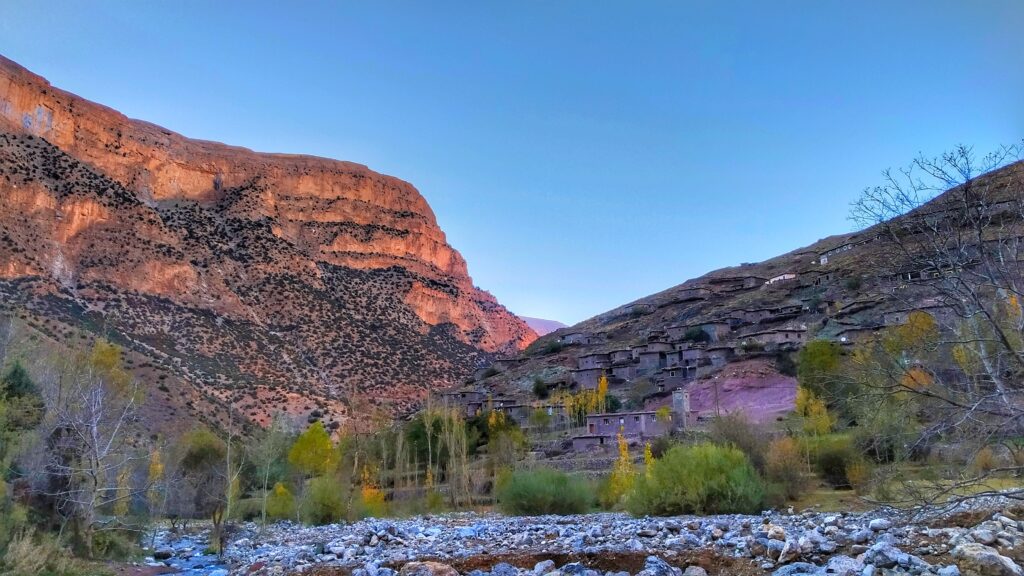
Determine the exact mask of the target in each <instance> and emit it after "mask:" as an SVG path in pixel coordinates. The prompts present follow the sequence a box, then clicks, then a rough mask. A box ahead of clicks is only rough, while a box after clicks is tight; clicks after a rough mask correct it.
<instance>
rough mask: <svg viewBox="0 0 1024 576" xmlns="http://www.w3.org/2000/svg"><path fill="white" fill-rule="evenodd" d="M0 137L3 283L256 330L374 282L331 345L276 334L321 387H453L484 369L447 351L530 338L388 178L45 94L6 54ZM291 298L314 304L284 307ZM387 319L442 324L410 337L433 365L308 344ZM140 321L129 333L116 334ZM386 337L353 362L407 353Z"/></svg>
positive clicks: (1, 68) (337, 319) (414, 328)
mask: <svg viewBox="0 0 1024 576" xmlns="http://www.w3.org/2000/svg"><path fill="white" fill-rule="evenodd" d="M0 132H3V133H4V134H5V137H4V138H5V140H4V142H3V146H2V147H0V169H3V175H4V178H3V179H0V191H2V193H3V197H4V202H3V206H2V207H0V226H2V227H3V228H2V230H3V232H4V238H3V239H4V241H5V243H4V244H0V279H4V280H6V281H8V282H14V281H18V280H25V279H26V278H31V279H33V282H34V284H33V288H32V291H33V293H34V294H39V293H41V292H42V293H45V292H50V293H52V294H58V293H60V294H62V296H63V297H66V298H70V299H72V300H75V301H76V302H77V303H79V304H82V305H84V306H86V308H88V309H90V310H99V311H102V312H104V313H105V312H107V311H109V310H110V309H112V308H114V307H116V304H114V303H113V302H115V301H116V302H119V303H121V302H123V301H124V300H125V298H126V296H125V294H129V295H131V296H132V297H140V298H149V299H153V298H159V299H161V300H160V301H161V302H162V301H169V302H171V303H173V305H174V306H181V307H183V308H184V309H187V310H190V311H192V312H195V311H201V310H207V311H209V312H211V313H213V314H215V315H217V316H218V317H221V318H222V320H220V321H221V322H222V321H223V319H229V320H234V321H237V322H249V323H256V324H258V325H259V326H262V327H263V328H264V329H267V330H269V325H270V324H273V323H274V322H275V321H281V322H284V321H287V322H286V323H287V324H288V325H289V326H292V325H295V324H302V323H303V322H307V323H308V322H311V318H312V317H316V316H317V314H318V313H319V312H320V310H319V308H323V307H325V306H326V307H331V306H333V307H342V308H343V307H344V306H346V305H347V304H345V303H339V302H338V301H336V300H332V299H337V298H342V297H343V295H342V294H341V292H343V291H344V290H351V289H353V286H354V284H353V283H358V282H366V283H368V284H367V286H373V288H372V289H362V290H360V292H359V297H360V298H369V300H368V301H367V302H364V303H363V308H362V309H355V310H351V309H347V310H338V311H336V312H337V313H336V314H331V315H330V316H331V320H330V321H331V322H334V323H336V324H337V323H340V324H339V325H336V326H334V327H333V328H329V329H327V331H328V334H327V337H324V338H313V337H312V336H310V337H307V338H305V339H303V338H302V337H296V338H289V339H288V341H289V342H290V343H291V345H293V346H295V347H296V348H297V349H300V350H301V351H299V350H293V353H299V354H306V355H313V356H316V355H320V356H323V358H321V360H320V362H321V363H322V365H319V366H317V367H315V368H312V369H311V370H312V371H313V372H318V373H322V374H324V376H323V377H320V378H319V379H320V380H322V381H323V382H324V386H326V387H327V388H330V387H332V386H335V385H336V383H338V382H345V383H351V386H350V389H351V390H356V389H358V388H359V386H360V385H364V384H366V381H367V380H369V381H372V384H373V385H382V384H384V383H385V381H386V380H387V379H389V378H392V379H399V378H406V377H410V376H412V375H413V374H425V373H429V374H431V375H432V376H434V377H438V376H440V377H441V380H443V381H444V382H443V383H444V384H450V383H453V382H455V381H457V380H458V379H459V378H461V374H462V373H463V372H464V371H465V370H466V369H467V368H470V367H471V366H469V364H475V363H478V362H479V361H480V360H479V359H476V358H473V359H471V360H459V359H457V358H455V356H457V355H458V352H457V351H456V348H458V346H461V345H467V346H469V347H470V348H472V349H476V350H480V351H483V352H484V353H494V352H510V351H514V350H516V349H521V348H523V347H525V346H526V345H527V344H529V343H530V342H531V341H532V340H533V339H535V338H536V335H535V334H534V332H533V331H532V330H531V329H530V328H529V327H528V326H526V324H525V323H524V322H523V321H522V320H520V319H519V318H518V317H516V316H514V315H513V314H511V313H509V312H508V310H506V309H505V308H504V307H503V306H501V305H500V304H498V302H497V301H496V300H495V299H494V298H493V296H491V295H490V294H488V293H487V292H484V291H482V290H480V289H478V288H476V287H474V286H473V283H472V280H471V279H470V277H469V275H468V273H467V270H466V263H465V261H464V260H463V258H462V256H461V255H460V254H459V253H458V252H457V251H456V250H455V249H453V248H452V247H451V246H449V245H448V243H447V241H446V239H445V235H444V232H443V231H442V230H441V229H440V228H439V227H438V225H437V222H436V220H435V217H434V214H433V212H432V211H431V209H430V206H429V205H428V204H427V202H426V200H425V199H424V198H423V197H422V196H421V195H420V194H419V192H417V190H416V189H415V188H414V187H413V186H412V185H410V184H408V183H407V182H403V181H402V180H399V179H397V178H393V177H390V176H385V175H382V174H378V173H376V172H374V171H372V170H370V169H368V168H367V167H365V166H362V165H360V164H354V163H351V162H342V161H336V160H329V159H324V158H317V157H311V156H301V155H285V154H264V153H256V152H253V151H251V150H248V149H245V148H238V147H232V146H226V145H224V144H219V143H215V142H206V141H200V140H192V139H189V138H185V137H183V136H181V135H179V134H176V133H174V132H171V131H169V130H166V129H164V128H161V127H159V126H155V125H153V124H149V123H147V122H142V121H138V120H131V119H129V118H127V117H125V116H124V115H122V114H120V113H118V112H116V111H114V110H111V109H109V108H106V107H104V106H101V105H98V104H95V103H92V102H89V101H87V100H84V99H82V98H79V97H77V96H75V95H73V94H70V93H68V92H65V91H62V90H59V89H56V88H54V87H52V86H50V84H49V83H48V82H47V81H46V80H45V79H43V78H41V77H39V76H37V75H35V74H33V73H31V72H29V71H27V70H25V69H24V68H22V67H21V66H19V65H17V64H16V63H14V62H12V61H10V60H7V59H5V58H3V57H0ZM115 200H116V201H115ZM396 271H397V272H396ZM356 272H360V274H357V273H356ZM395 274H397V276H396V275H395ZM389 275H390V276H389ZM284 277H286V278H287V280H281V278H284ZM342 277H343V278H342ZM282 283H283V284H282ZM367 290H369V294H370V295H367ZM122 291H123V293H121V292H122ZM303 291H307V292H308V291H313V292H315V293H316V294H317V297H318V298H323V299H324V300H323V301H319V302H317V301H294V300H289V297H294V298H298V297H300V294H299V293H300V292H303ZM114 293H118V296H117V298H114V297H113V296H112V294H114ZM306 296H308V294H307V295H306ZM349 300H352V299H351V298H350V299H349ZM404 307H407V309H408V310H409V311H411V312H412V313H413V314H414V317H412V316H408V315H407V314H406V313H405V312H404V311H403V308H404ZM144 308H145V307H144ZM150 309H152V306H150ZM346 314H347V316H346ZM392 316H395V317H396V318H398V320H394V321H395V322H398V323H400V324H401V327H402V331H404V332H411V333H415V334H416V335H418V336H417V337H423V338H432V339H434V340H437V338H439V336H438V334H439V332H438V330H440V331H441V332H443V333H444V334H445V336H444V338H443V340H444V342H441V343H438V342H436V341H431V342H427V343H421V344H420V345H421V346H423V347H426V348H431V347H434V348H441V349H444V350H445V352H444V353H443V354H441V356H443V357H444V358H443V360H442V359H437V361H436V362H435V359H430V358H428V359H402V360H400V362H409V363H410V364H409V365H410V369H409V370H408V371H399V372H395V373H393V374H392V375H391V376H386V375H384V374H382V373H380V371H377V372H373V371H370V372H371V375H370V376H367V375H366V374H361V373H360V363H362V364H363V366H365V365H367V364H374V363H375V362H385V363H386V362H392V363H394V362H395V359H394V358H390V359H389V358H376V359H373V358H346V359H337V358H330V352H329V350H328V351H327V352H325V351H323V350H317V351H312V350H311V348H310V347H311V346H317V345H321V346H326V347H330V346H332V345H333V346H340V345H339V344H338V343H339V342H348V340H346V339H349V338H357V337H358V333H359V330H355V331H354V332H353V331H352V330H347V328H348V326H347V324H346V323H351V322H356V323H363V324H366V328H365V329H366V330H367V334H371V333H372V334H373V338H384V336H382V332H383V333H387V332H388V331H389V328H390V327H391V326H389V323H390V322H391V321H392V320H391V319H389V318H391V317H392ZM360 326H362V325H360ZM142 328H143V326H137V325H132V326H125V330H126V333H128V334H135V333H136V332H138V331H139V330H141V329H142ZM362 329H363V328H360V330H362ZM133 331H134V332H133ZM332 331H333V333H332ZM268 338H269V336H268ZM366 338H370V337H369V336H366ZM388 338H390V339H387V338H385V340H386V341H385V342H383V343H382V344H381V345H380V346H376V347H371V348H372V349H371V350H368V351H367V350H364V351H363V354H364V355H365V356H368V357H369V356H374V355H385V356H394V355H401V354H410V353H413V350H412V349H410V348H408V347H407V344H408V342H406V341H404V340H403V338H404V339H406V340H407V339H408V338H409V336H407V335H403V336H399V335H390V336H389V337H388ZM449 338H451V339H453V341H452V342H450V343H449ZM207 340H209V338H208V339H207ZM213 340H216V338H214V339H213ZM348 344H352V343H351V342H348ZM341 347H344V346H341ZM179 348H182V350H181V351H182V353H187V352H188V346H183V347H182V346H179ZM414 348H415V347H414ZM205 349H207V351H208V352H210V353H211V354H212V353H214V352H218V351H219V352H224V349H223V346H221V347H218V346H217V345H214V344H209V343H207V344H206V345H205ZM253 362H255V364H254V363H249V364H246V363H245V360H244V359H239V364H240V365H239V370H240V371H241V372H243V373H251V374H255V375H257V376H259V377H260V378H263V377H264V376H265V375H266V374H267V373H268V372H274V370H275V368H271V367H266V368H263V369H260V368H256V367H254V366H256V365H258V364H259V362H256V361H255V360H254V361H253ZM264 362H266V363H267V364H273V361H272V360H271V359H270V358H268V359H265V360H264ZM418 363H423V364H424V365H423V366H420V368H422V369H423V371H419V372H417V371H416V366H417V365H418ZM442 364H447V365H448V366H447V367H442V366H441V365H442ZM335 365H345V366H346V368H345V369H340V368H337V367H335ZM325 366H329V367H325ZM421 377H422V376H421ZM392 384H393V385H398V383H392ZM430 385H431V383H428V382H417V383H416V384H415V387H418V389H422V388H424V387H429V386H430Z"/></svg>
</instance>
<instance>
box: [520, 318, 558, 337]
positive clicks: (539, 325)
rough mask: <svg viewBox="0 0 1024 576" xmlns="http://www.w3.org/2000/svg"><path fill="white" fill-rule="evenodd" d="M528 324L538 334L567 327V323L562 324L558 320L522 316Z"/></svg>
mask: <svg viewBox="0 0 1024 576" xmlns="http://www.w3.org/2000/svg"><path fill="white" fill-rule="evenodd" d="M520 318H522V320H523V322H526V325H527V326H529V327H530V328H532V329H533V331H534V332H536V333H537V336H544V335H545V334H550V333H552V332H554V331H555V330H558V329H559V328H565V327H566V326H565V324H562V323H561V322H559V321H558V320H544V319H543V318H530V317H529V316H520Z"/></svg>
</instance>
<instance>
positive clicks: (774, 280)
mask: <svg viewBox="0 0 1024 576" xmlns="http://www.w3.org/2000/svg"><path fill="white" fill-rule="evenodd" d="M790 280H796V274H794V273H792V272H784V273H782V274H779V275H777V276H772V277H771V278H769V279H768V280H767V281H766V282H765V284H778V283H779V282H789V281H790Z"/></svg>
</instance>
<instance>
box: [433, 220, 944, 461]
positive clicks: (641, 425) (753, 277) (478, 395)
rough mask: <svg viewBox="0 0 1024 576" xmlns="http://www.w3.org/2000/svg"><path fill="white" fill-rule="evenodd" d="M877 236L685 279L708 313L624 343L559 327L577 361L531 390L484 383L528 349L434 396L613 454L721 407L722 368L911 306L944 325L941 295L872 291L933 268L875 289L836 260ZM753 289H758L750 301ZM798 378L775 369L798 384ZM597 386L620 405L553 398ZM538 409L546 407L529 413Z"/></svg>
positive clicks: (641, 308) (870, 325) (867, 326)
mask: <svg viewBox="0 0 1024 576" xmlns="http://www.w3.org/2000/svg"><path fill="white" fill-rule="evenodd" d="M875 240H877V236H876V235H866V236H860V237H859V236H857V235H853V236H851V237H848V238H845V239H843V241H842V242H841V243H839V244H836V245H832V246H830V247H827V248H826V249H824V250H822V251H820V252H801V253H797V254H794V255H792V259H793V260H795V261H797V262H802V263H803V265H796V266H793V267H792V268H790V269H783V270H778V269H776V270H774V271H772V273H770V274H762V275H759V274H756V273H751V274H749V275H724V276H714V277H709V278H706V279H704V280H703V282H702V283H700V284H697V285H690V286H686V287H685V289H684V290H683V291H682V292H681V293H677V294H675V295H674V296H673V298H674V301H675V302H681V303H684V304H695V305H696V306H699V310H700V311H703V310H708V309H710V310H713V311H714V312H713V313H712V314H707V313H700V312H698V314H697V318H698V319H697V320H696V321H690V322H682V323H667V324H666V323H663V322H657V323H655V325H653V326H650V327H647V328H645V329H644V330H643V331H642V332H641V334H640V335H639V337H638V338H634V339H632V340H633V341H632V342H630V343H629V345H624V344H623V342H622V338H621V337H618V335H617V334H615V332H616V331H621V330H620V329H619V330H617V329H616V328H615V327H614V326H613V327H612V328H610V329H606V330H593V331H591V330H581V329H579V328H575V327H570V328H565V329H561V330H559V331H557V332H555V333H553V334H552V335H551V336H550V338H552V339H553V342H552V343H551V346H554V347H555V348H556V349H558V350H559V351H560V352H568V353H569V354H570V356H571V362H572V363H573V365H572V366H571V367H569V368H568V370H565V371H563V372H561V373H559V376H556V377H554V378H550V379H540V378H535V380H536V381H539V382H542V385H543V389H541V387H540V385H538V384H536V383H535V386H534V389H533V390H532V391H525V392H519V393H516V392H506V391H505V390H502V389H498V388H496V387H494V386H489V385H488V384H489V382H490V379H492V378H493V377H495V376H499V377H500V376H508V377H514V376H517V375H519V374H520V373H522V372H523V371H526V372H529V371H530V370H531V369H532V368H533V367H535V366H533V364H534V362H535V359H534V358H531V357H530V356H529V355H525V354H524V355H519V356H515V357H510V358H499V359H497V360H495V361H494V362H493V363H491V364H490V365H488V366H483V367H481V368H478V369H477V370H476V371H475V372H474V374H473V377H472V379H471V382H469V383H467V384H465V385H462V386H457V387H454V388H451V389H448V390H444V391H442V392H440V394H439V395H438V396H439V402H440V403H442V404H443V405H446V406H449V407H459V408H460V410H462V411H464V414H465V416H466V417H468V418H471V417H475V416H478V415H480V414H482V413H484V412H486V411H491V410H493V411H496V412H500V413H502V414H504V415H505V416H506V417H508V418H510V419H512V420H513V421H515V422H517V423H518V424H519V425H520V426H522V427H523V428H524V429H535V428H538V427H541V426H542V427H543V428H545V429H559V430H564V431H566V432H567V433H568V434H570V435H571V449H572V451H573V452H585V451H591V450H604V451H610V450H612V449H614V447H615V445H616V441H617V437H618V436H619V435H620V434H621V435H622V436H623V437H624V438H625V439H626V440H627V442H628V443H629V444H631V445H640V444H644V443H646V442H649V441H651V440H653V439H656V438H660V437H663V436H666V435H669V434H672V433H678V432H681V431H685V430H687V429H692V428H701V427H704V426H706V424H707V423H708V422H709V421H710V420H712V419H713V418H714V417H715V416H719V415H721V413H722V410H721V408H720V406H719V402H718V398H717V396H718V394H719V389H718V385H719V383H718V374H720V373H721V372H722V371H723V369H725V368H726V367H727V366H730V365H735V364H736V363H740V362H743V361H745V360H751V359H758V358H762V359H763V358H779V357H780V356H786V357H790V356H792V354H794V353H796V352H798V351H799V350H800V349H801V348H802V347H803V346H804V345H805V344H806V343H807V342H809V341H812V340H815V339H824V340H829V341H832V342H835V343H836V344H838V345H840V346H841V347H842V348H844V349H847V350H849V349H851V348H852V347H853V346H854V345H856V344H857V343H860V342H863V341H865V340H867V339H870V338H872V337H873V336H874V335H875V334H877V333H878V332H879V331H880V330H882V329H884V328H886V327H890V326H897V325H901V324H904V323H906V322H907V319H908V316H909V314H910V313H911V312H913V311H916V310H920V311H923V312H926V313H928V314H930V315H931V316H932V317H933V318H935V319H936V320H937V321H938V322H939V323H940V325H948V323H949V322H950V321H951V320H952V314H951V311H950V309H949V308H948V307H946V306H944V305H942V304H941V303H937V302H934V301H931V300H916V301H914V302H913V305H910V304H905V305H895V306H894V304H893V302H892V301H891V300H890V299H886V298H884V297H882V296H873V295H872V294H873V293H879V294H881V293H882V292H885V291H888V292H893V291H902V292H904V293H906V294H907V295H908V296H909V295H912V294H913V286H914V283H915V282H917V281H920V280H925V279H928V278H931V277H932V276H933V275H934V271H908V272H907V273H905V274H899V275H892V274H888V275H885V276H877V277H868V278H867V281H869V282H871V284H872V289H871V290H862V289H861V288H862V286H860V284H861V282H862V281H863V280H862V278H863V277H862V276H854V275H853V274H852V272H851V271H850V270H849V269H847V268H844V267H843V263H844V262H845V261H847V258H848V257H849V256H851V255H852V254H855V253H856V252H857V251H858V250H859V249H862V248H863V247H864V246H865V245H868V244H871V243H873V242H874V241H875ZM853 277H856V278H857V284H858V285H857V286H856V288H857V290H856V291H857V292H858V293H859V295H858V297H855V298H850V297H848V296H847V294H848V292H853V291H854V290H851V286H852V282H851V281H850V278H853ZM752 294H753V295H758V294H762V296H761V297H760V298H749V296H750V295H752ZM865 294H867V295H865ZM737 297H740V298H741V299H742V300H741V301H744V302H749V301H753V302H758V301H759V302H762V303H763V302H766V301H767V302H771V304H770V305H761V306H756V305H750V306H745V307H732V306H731V304H732V303H733V302H735V301H736V300H737V299H738V298H737ZM840 299H841V300H842V302H840ZM910 299H912V298H910ZM659 307H664V306H659V305H655V304H649V303H634V304H632V305H628V306H626V307H624V308H623V310H622V314H623V315H624V316H626V317H628V318H630V319H634V318H638V317H644V316H648V315H651V314H653V313H654V312H655V311H656V309H657V308H659ZM793 376H794V375H793V374H790V375H783V376H782V378H784V379H787V380H786V381H787V383H788V384H787V385H788V386H789V387H790V388H791V389H792V390H793V391H795V388H796V381H795V378H793ZM702 382H710V385H711V387H712V390H713V395H714V396H715V402H714V405H713V406H710V405H709V403H708V402H703V403H700V402H697V403H695V402H693V401H692V398H691V395H693V394H697V393H698V392H697V391H696V387H697V386H699V385H700V384H701V383H702ZM774 385H777V384H774ZM599 389H602V393H604V391H606V392H607V393H608V394H610V395H612V396H615V397H616V404H617V405H621V408H620V409H618V410H615V411H606V410H594V411H592V412H590V413H587V414H586V415H585V417H584V418H583V419H582V421H575V422H574V421H573V418H572V417H571V415H569V414H567V413H566V407H565V405H564V403H563V402H561V401H560V400H559V398H560V396H558V395H559V393H562V394H571V393H578V392H580V391H591V392H596V391H598V390H599ZM639 389H643V390H646V392H645V393H643V394H642V397H640V398H638V399H637V400H638V401H637V402H632V403H630V402H628V401H627V402H626V403H623V402H621V401H620V400H621V399H622V398H626V397H629V396H634V397H636V396H637V393H636V391H637V390H639ZM723 393H724V392H723ZM705 396H706V394H705ZM789 402H790V405H789V406H787V407H786V409H785V410H782V411H789V410H792V404H791V398H790V400H789ZM637 404H639V405H637ZM538 412H540V413H543V415H542V416H540V417H537V416H535V414H536V413H538ZM538 422H540V423H542V424H538Z"/></svg>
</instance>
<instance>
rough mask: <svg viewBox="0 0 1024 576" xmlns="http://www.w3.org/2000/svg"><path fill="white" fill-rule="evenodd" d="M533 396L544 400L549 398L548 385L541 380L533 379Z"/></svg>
mask: <svg viewBox="0 0 1024 576" xmlns="http://www.w3.org/2000/svg"><path fill="white" fill-rule="evenodd" d="M533 395H534V396H536V397H537V398H539V399H541V400H543V399H545V398H547V397H548V385H547V383H545V382H544V380H543V379H541V378H534V379H533Z"/></svg>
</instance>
